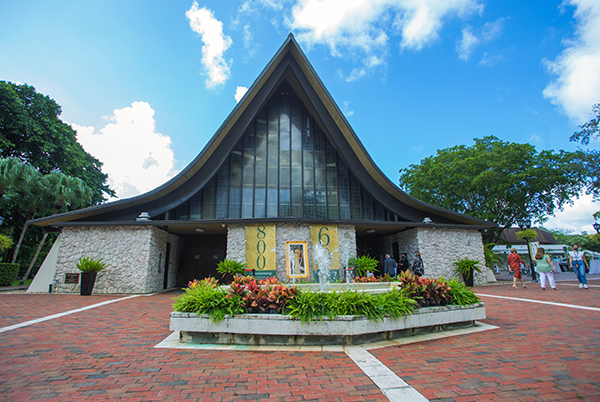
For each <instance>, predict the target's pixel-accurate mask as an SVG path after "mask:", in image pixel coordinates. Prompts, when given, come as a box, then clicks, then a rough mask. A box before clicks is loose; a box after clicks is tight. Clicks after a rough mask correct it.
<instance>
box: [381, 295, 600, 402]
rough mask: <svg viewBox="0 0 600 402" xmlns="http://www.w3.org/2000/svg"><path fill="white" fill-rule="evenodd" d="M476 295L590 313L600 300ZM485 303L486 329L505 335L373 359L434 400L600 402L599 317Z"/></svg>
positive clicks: (426, 345)
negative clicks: (532, 301) (560, 305)
mask: <svg viewBox="0 0 600 402" xmlns="http://www.w3.org/2000/svg"><path fill="white" fill-rule="evenodd" d="M538 286H539V285H538ZM475 291H476V292H477V293H483V294H495V295H505V296H511V297H521V298H527V299H535V300H544V301H552V302H558V303H567V304H578V305H584V306H597V305H598V302H599V300H600V288H595V289H594V288H590V289H588V290H584V289H578V288H577V287H568V286H562V287H561V288H560V290H559V291H552V293H551V292H550V291H549V290H546V291H542V290H541V289H540V288H539V287H532V286H529V287H528V289H519V290H513V289H512V287H511V285H501V286H487V287H480V288H475ZM482 299H483V300H484V302H485V303H486V315H487V317H488V319H486V320H484V322H486V323H488V324H492V325H496V326H499V327H500V329H496V330H492V331H486V332H480V333H477V334H472V335H466V336H456V337H451V338H446V339H441V340H436V341H428V342H422V343H417V344H409V345H403V346H401V347H393V348H382V349H377V350H372V351H371V353H372V354H373V355H374V356H376V357H377V358H378V359H379V360H381V361H382V362H383V363H384V364H385V365H386V366H388V367H389V368H390V369H392V370H393V371H394V372H395V373H396V374H398V375H399V376H400V377H401V378H402V379H404V380H405V381H406V382H408V383H409V384H410V385H411V386H413V387H414V388H415V389H416V390H417V391H419V392H421V393H422V394H423V395H424V396H425V397H427V398H428V399H439V400H447V401H482V400H502V401H511V400H512V401H546V400H560V401H564V400H572V401H582V400H585V401H600V311H586V310H576V309H571V308H566V307H558V306H551V305H543V304H533V303H525V302H520V301H513V300H503V299H497V298H486V297H482Z"/></svg>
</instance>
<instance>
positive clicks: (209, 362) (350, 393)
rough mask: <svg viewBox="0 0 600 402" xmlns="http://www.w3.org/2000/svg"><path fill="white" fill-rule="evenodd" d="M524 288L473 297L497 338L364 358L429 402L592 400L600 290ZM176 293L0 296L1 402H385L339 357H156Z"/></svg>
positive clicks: (380, 351) (598, 380)
mask: <svg viewBox="0 0 600 402" xmlns="http://www.w3.org/2000/svg"><path fill="white" fill-rule="evenodd" d="M528 286H529V288H528V289H519V290H513V289H512V288H511V286H510V285H508V284H507V285H494V286H486V287H480V288H475V291H476V292H477V293H478V294H480V295H482V296H481V297H482V299H483V301H484V302H485V303H486V311H487V316H488V318H487V319H486V320H485V321H484V322H485V323H487V324H491V325H494V326H497V327H499V328H497V329H491V330H487V331H482V332H477V333H472V334H467V335H456V336H451V337H447V338H443V339H437V340H429V341H423V342H416V343H411V344H402V345H396V346H389V347H383V348H377V349H370V350H369V352H370V353H371V354H372V355H373V356H375V357H376V358H377V359H379V361H381V362H382V363H383V364H384V365H385V366H387V367H388V368H389V369H391V370H392V371H393V372H394V373H395V374H397V375H398V376H399V377H400V378H401V379H403V380H404V381H406V382H407V383H408V384H409V385H410V386H412V387H413V388H414V389H415V390H417V391H418V392H420V393H421V394H422V395H423V396H424V397H426V398H427V399H429V400H440V401H480V400H498V401H499V400H501V401H510V400H513V401H545V400H560V401H563V400H572V401H600V281H599V280H595V279H593V278H592V280H591V281H590V289H588V290H583V289H579V288H578V287H577V286H576V284H575V282H573V281H570V282H559V283H558V286H559V288H560V290H559V291H558V292H555V291H551V290H546V291H545V292H542V291H541V290H540V289H539V285H535V284H529V285H528ZM176 295H177V293H176V292H168V293H161V294H156V295H151V296H139V297H130V298H124V296H89V297H81V296H78V295H60V294H37V295H36V294H6V293H4V294H3V293H0V308H1V311H2V314H1V316H0V327H1V328H0V400H2V401H30V400H46V401H79V400H89V401H102V400H122V401H167V400H178V401H194V400H198V401H230V400H265V401H266V400H268V401H279V400H286V401H295V400H298V401H302V400H329V401H362V400H388V398H387V397H386V395H385V394H384V393H383V392H382V390H381V389H380V388H379V387H378V386H377V385H376V384H375V383H374V382H373V381H372V380H371V378H370V377H369V376H367V375H366V374H365V373H364V372H363V371H362V370H361V368H359V367H358V366H357V365H356V364H355V363H354V361H353V360H352V359H350V357H349V356H348V355H347V354H346V353H344V352H343V351H342V350H341V348H340V350H339V351H328V352H323V351H320V352H315V351H310V350H309V349H303V348H299V349H298V350H286V351H283V350H282V351H272V350H271V351H260V350H259V351H229V350H177V349H157V348H154V346H155V345H157V344H158V343H160V342H161V341H162V340H163V339H165V338H166V337H167V336H168V335H170V331H169V312H170V311H171V304H172V299H173V297H175V296H176ZM484 295H489V296H484ZM490 296H503V297H504V296H505V297H513V298H521V299H527V300H531V301H536V302H535V303H533V302H528V301H524V300H515V299H506V298H496V297H490ZM111 300H114V301H115V302H113V303H108V304H104V305H101V306H97V307H94V308H90V309H84V310H81V311H77V312H75V313H73V314H69V315H64V316H59V317H56V318H53V319H49V320H46V321H43V322H39V323H34V324H31V325H27V326H23V327H19V328H14V327H12V326H14V325H15V324H20V323H23V322H27V321H29V320H34V319H38V318H43V317H48V316H52V315H54V314H59V313H62V312H66V311H70V310H74V309H79V308H82V307H86V306H92V305H95V304H98V303H101V302H106V301H111ZM539 302H551V303H556V304H550V303H539ZM560 303H562V304H563V305H561V304H560ZM390 399H392V398H390Z"/></svg>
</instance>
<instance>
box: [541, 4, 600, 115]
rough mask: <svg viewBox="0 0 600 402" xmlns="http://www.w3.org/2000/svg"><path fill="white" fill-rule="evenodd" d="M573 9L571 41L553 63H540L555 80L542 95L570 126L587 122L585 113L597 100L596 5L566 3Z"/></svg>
mask: <svg viewBox="0 0 600 402" xmlns="http://www.w3.org/2000/svg"><path fill="white" fill-rule="evenodd" d="M567 4H569V5H571V6H574V7H575V13H574V17H575V20H576V24H577V25H576V32H575V37H574V38H573V39H571V40H566V41H564V44H565V46H566V47H565V49H564V50H563V52H562V53H561V54H560V55H559V56H558V57H557V58H556V60H554V61H549V60H544V63H545V65H546V67H547V68H548V71H549V72H550V73H551V74H552V75H554V76H555V77H556V78H555V80H554V81H552V82H551V83H550V84H549V85H548V86H547V87H546V88H545V89H544V91H543V94H544V97H546V98H547V99H549V100H550V102H552V103H553V104H555V105H557V106H559V107H560V108H561V109H562V110H563V111H564V113H565V114H566V115H567V116H569V117H570V118H571V119H572V120H573V121H574V122H576V123H581V122H585V121H587V120H589V111H590V109H591V107H592V105H594V104H595V103H597V102H598V100H599V99H600V95H599V94H600V3H599V2H598V1H597V0H570V1H568V2H567Z"/></svg>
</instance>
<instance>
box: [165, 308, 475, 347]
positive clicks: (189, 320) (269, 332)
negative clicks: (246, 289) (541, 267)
mask: <svg viewBox="0 0 600 402" xmlns="http://www.w3.org/2000/svg"><path fill="white" fill-rule="evenodd" d="M482 319H485V306H484V304H483V303H478V304H473V305H470V306H444V307H426V308H420V309H416V310H415V311H414V313H413V314H412V315H409V316H405V317H402V318H400V319H397V320H396V319H391V318H389V317H385V318H384V319H383V320H379V321H377V322H375V321H370V320H368V319H367V317H365V316H338V317H335V318H334V319H333V320H329V319H328V318H327V317H324V319H323V320H322V321H318V320H313V321H311V322H308V323H302V322H301V321H300V320H299V319H294V318H292V317H291V316H287V315H280V314H272V315H270V314H242V315H236V316H233V317H229V316H226V317H225V319H224V320H223V321H220V322H218V323H214V322H212V321H211V320H210V318H209V317H208V316H207V315H204V316H199V315H198V314H194V313H178V312H173V313H171V324H170V329H171V330H173V331H179V332H180V340H181V342H190V343H211V344H240V345H352V344H358V343H364V342H375V341H380V340H389V339H394V338H398V337H405V336H412V335H416V334H420V333H425V332H437V331H442V330H446V329H450V328H461V327H468V326H473V325H474V324H475V321H476V320H482Z"/></svg>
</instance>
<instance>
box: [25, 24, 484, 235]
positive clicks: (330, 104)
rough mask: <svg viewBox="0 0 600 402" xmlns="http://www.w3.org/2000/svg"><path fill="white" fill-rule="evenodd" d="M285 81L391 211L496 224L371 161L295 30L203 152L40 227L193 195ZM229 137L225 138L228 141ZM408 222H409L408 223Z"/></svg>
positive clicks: (156, 209) (124, 213)
mask: <svg viewBox="0 0 600 402" xmlns="http://www.w3.org/2000/svg"><path fill="white" fill-rule="evenodd" d="M283 80H287V81H288V82H289V83H290V84H291V85H292V87H293V88H294V90H295V92H296V93H297V94H298V95H299V96H300V98H301V100H302V102H303V103H304V105H305V106H306V107H307V109H308V110H309V112H310V113H311V114H312V115H313V116H315V119H316V121H317V123H318V124H319V125H320V126H321V128H322V129H323V130H324V131H325V132H326V133H328V136H329V140H330V141H331V142H332V144H333V145H334V146H335V147H336V149H337V150H338V152H339V153H340V154H341V155H343V156H344V158H345V159H346V161H347V163H348V166H349V167H350V168H351V170H352V171H353V173H354V174H355V176H356V177H357V179H358V180H359V181H360V182H361V183H362V184H363V185H364V186H365V188H366V189H367V190H368V191H369V192H370V193H371V194H372V195H373V196H374V197H375V198H376V199H377V200H378V201H379V202H381V203H382V204H383V205H384V206H385V207H386V208H389V209H390V210H391V211H399V210H403V211H404V213H403V214H402V215H404V216H408V217H409V218H410V220H411V222H413V223H414V225H411V226H419V224H420V223H421V222H422V220H423V218H424V217H426V216H427V217H431V218H432V219H433V220H434V222H435V223H438V222H443V223H446V224H453V225H461V226H462V225H467V226H474V228H475V227H477V228H489V227H492V226H494V225H493V224H492V223H490V222H486V221H483V220H480V219H476V218H473V217H470V216H467V215H464V214H459V213H456V212H453V211H449V210H446V209H444V208H440V207H437V206H433V205H430V204H426V203H424V202H422V201H419V200H417V199H415V198H414V197H411V196H409V195H408V194H406V193H404V192H403V191H401V190H400V189H399V188H398V187H397V186H396V185H395V184H394V183H392V182H391V181H390V179H389V178H387V177H386V176H385V175H384V174H383V173H382V172H381V170H380V169H379V168H378V167H377V166H376V164H375V163H374V162H373V160H372V159H371V157H370V156H369V154H368V153H367V151H366V150H365V148H364V147H363V145H362V143H361V142H360V140H359V139H358V137H357V135H356V134H355V133H354V131H353V129H352V128H351V126H350V124H349V123H348V121H347V120H346V118H345V117H344V115H343V113H342V112H341V111H340V109H339V108H338V106H337V104H336V103H335V101H334V100H333V99H332V97H331V95H330V94H329V92H328V91H327V89H326V88H325V86H324V85H323V83H322V82H321V80H320V78H319V77H318V75H317V74H316V72H315V71H314V69H313V67H312V66H311V65H310V63H309V62H308V59H307V58H306V56H305V55H304V53H303V52H302V50H301V49H300V47H299V46H298V44H297V42H296V41H295V39H294V37H293V35H292V34H290V35H289V36H288V38H287V39H286V40H285V42H284V43H283V45H282V46H281V48H280V49H279V50H278V51H277V53H276V54H275V56H274V57H273V58H272V59H271V61H270V62H269V63H268V64H267V66H266V67H265V69H264V70H263V71H262V73H261V74H260V75H259V77H258V78H257V79H256V80H255V82H254V83H253V84H252V86H251V87H250V88H249V89H248V91H247V92H246V94H245V96H244V97H243V98H242V99H241V100H240V102H239V103H238V104H237V105H236V107H235V108H234V109H233V111H232V112H231V113H230V115H229V116H228V117H227V119H226V120H225V121H224V122H223V124H222V125H221V127H219V129H218V130H217V132H216V133H215V134H214V136H213V137H212V138H211V139H210V141H209V142H208V144H207V145H206V146H205V147H204V149H203V150H202V151H201V152H200V154H199V155H198V156H197V157H196V159H194V161H192V162H191V163H190V164H189V165H188V166H187V167H186V168H185V169H183V170H182V171H181V172H180V173H179V174H178V175H177V176H176V177H174V178H173V179H171V180H169V181H168V182H166V183H165V184H163V185H161V186H159V187H157V188H155V189H154V190H151V191H149V192H147V193H145V194H142V195H139V196H136V197H132V198H128V199H124V200H118V201H114V202H109V203H106V204H102V205H97V206H94V207H89V208H84V209H81V210H77V211H72V212H67V213H63V214H58V215H54V216H49V217H44V218H39V219H36V220H34V221H32V224H34V225H37V226H64V225H71V224H75V223H76V222H78V223H82V224H84V223H85V222H92V221H93V222H135V218H136V217H137V216H138V215H139V214H140V212H142V211H146V212H149V213H150V215H151V216H157V215H159V214H162V213H164V212H166V211H168V210H171V209H172V208H174V207H176V206H177V205H179V204H181V203H182V202H184V201H186V200H187V199H189V198H190V197H191V196H192V195H193V194H195V193H196V192H197V191H198V190H199V189H201V188H202V187H203V186H204V185H205V184H206V183H207V181H208V180H209V179H210V178H211V177H213V176H214V174H215V173H216V172H217V170H218V169H219V167H220V166H221V164H222V163H223V161H224V160H225V158H226V157H227V156H228V155H229V154H230V152H231V150H232V148H233V146H234V145H235V143H236V142H237V141H238V140H239V139H240V138H241V136H242V135H243V133H244V130H245V129H246V127H247V126H248V124H249V123H250V122H251V121H252V119H253V118H254V117H255V116H256V114H257V113H258V112H259V111H260V110H261V108H262V107H263V106H264V105H265V103H266V102H267V101H268V99H269V98H270V96H271V95H272V94H273V91H275V89H276V88H277V86H278V85H279V84H280V83H281V82H282V81H283ZM226 139H227V140H226ZM404 223H406V222H404Z"/></svg>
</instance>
